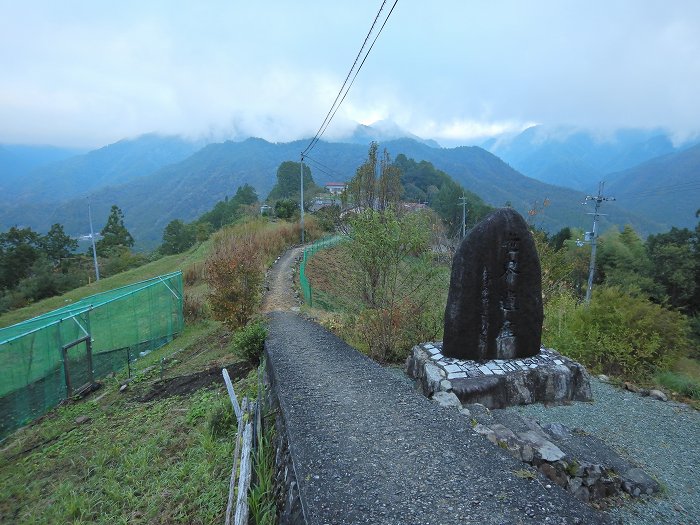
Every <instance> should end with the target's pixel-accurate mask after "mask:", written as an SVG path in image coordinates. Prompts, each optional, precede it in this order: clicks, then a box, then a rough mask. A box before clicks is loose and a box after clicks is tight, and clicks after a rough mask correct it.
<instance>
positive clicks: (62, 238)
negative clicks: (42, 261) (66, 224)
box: [39, 223, 78, 266]
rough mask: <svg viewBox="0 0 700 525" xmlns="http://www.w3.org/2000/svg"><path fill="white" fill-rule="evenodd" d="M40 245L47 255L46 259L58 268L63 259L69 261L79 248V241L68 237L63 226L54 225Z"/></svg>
mask: <svg viewBox="0 0 700 525" xmlns="http://www.w3.org/2000/svg"><path fill="white" fill-rule="evenodd" d="M39 245H40V246H41V249H42V251H43V252H44V254H45V255H46V258H47V259H48V260H49V261H51V263H52V264H53V265H54V266H57V265H58V264H59V263H60V262H61V259H67V258H68V257H70V256H71V252H72V251H73V250H75V249H76V248H77V247H78V241H76V240H75V239H73V238H71V237H70V235H66V232H65V231H64V230H63V225H61V224H58V223H56V224H54V225H53V226H51V229H50V230H49V232H48V233H47V234H46V235H44V236H43V237H41V239H40V240H39Z"/></svg>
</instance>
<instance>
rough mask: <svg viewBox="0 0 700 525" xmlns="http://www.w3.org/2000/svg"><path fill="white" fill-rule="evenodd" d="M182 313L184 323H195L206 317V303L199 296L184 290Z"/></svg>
mask: <svg viewBox="0 0 700 525" xmlns="http://www.w3.org/2000/svg"><path fill="white" fill-rule="evenodd" d="M182 314H183V316H184V317H185V322H186V323H196V322H197V321H201V320H202V319H205V318H206V317H207V311H206V305H205V304H204V302H203V301H202V300H201V299H200V298H199V297H197V296H195V295H192V294H190V293H187V292H185V295H184V296H183V298H182Z"/></svg>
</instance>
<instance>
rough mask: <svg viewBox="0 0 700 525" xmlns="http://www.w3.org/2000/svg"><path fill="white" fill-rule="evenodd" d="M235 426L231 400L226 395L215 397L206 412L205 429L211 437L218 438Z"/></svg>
mask: <svg viewBox="0 0 700 525" xmlns="http://www.w3.org/2000/svg"><path fill="white" fill-rule="evenodd" d="M235 428H236V418H235V416H234V414H233V407H232V406H231V401H230V400H229V398H228V397H227V396H224V397H222V398H220V399H217V400H216V401H215V402H214V403H213V404H212V405H211V408H210V409H209V411H208V412H207V422H206V429H207V431H208V432H209V434H210V435H211V436H212V437H215V438H218V437H223V436H225V435H227V434H229V433H230V432H231V431H232V430H235Z"/></svg>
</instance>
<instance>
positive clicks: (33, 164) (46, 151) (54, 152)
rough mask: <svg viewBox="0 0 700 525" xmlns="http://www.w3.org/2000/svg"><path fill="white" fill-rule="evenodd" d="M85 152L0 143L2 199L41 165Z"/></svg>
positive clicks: (0, 190) (24, 181)
mask: <svg viewBox="0 0 700 525" xmlns="http://www.w3.org/2000/svg"><path fill="white" fill-rule="evenodd" d="M81 153H84V151H83V150H77V149H67V148H57V147H54V146H21V145H10V144H0V201H1V200H2V199H3V197H7V198H9V197H10V196H11V195H12V194H13V193H16V192H17V191H18V189H19V188H18V184H19V185H21V184H24V183H26V180H27V179H26V175H27V174H28V173H29V172H31V171H32V170H33V169H35V168H38V167H39V166H44V165H46V164H50V163H52V162H57V161H60V160H64V159H67V158H69V157H74V156H76V155H80V154H81Z"/></svg>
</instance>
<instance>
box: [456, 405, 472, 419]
mask: <svg viewBox="0 0 700 525" xmlns="http://www.w3.org/2000/svg"><path fill="white" fill-rule="evenodd" d="M459 413H460V414H462V415H463V416H465V417H470V416H471V415H472V413H471V412H470V411H469V409H468V408H464V407H462V408H460V409H459Z"/></svg>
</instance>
